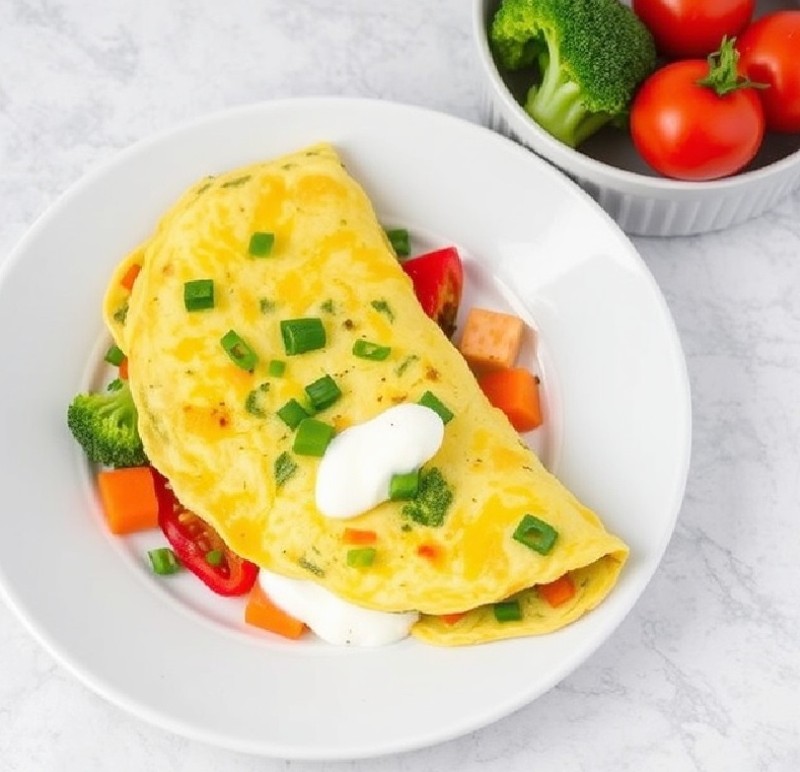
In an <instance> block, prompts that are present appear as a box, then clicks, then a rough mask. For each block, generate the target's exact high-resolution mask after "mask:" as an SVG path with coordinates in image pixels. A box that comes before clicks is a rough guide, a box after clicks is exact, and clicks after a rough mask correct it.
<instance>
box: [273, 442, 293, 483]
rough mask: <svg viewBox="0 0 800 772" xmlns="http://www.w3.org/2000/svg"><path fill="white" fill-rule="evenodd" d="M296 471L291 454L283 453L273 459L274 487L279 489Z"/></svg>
mask: <svg viewBox="0 0 800 772" xmlns="http://www.w3.org/2000/svg"><path fill="white" fill-rule="evenodd" d="M296 471H297V462H296V461H295V460H294V459H293V458H292V456H291V454H290V453H289V452H287V451H284V452H283V453H281V454H280V456H278V457H277V458H276V459H275V465H274V472H275V485H276V486H277V487H278V488H280V487H281V486H282V485H283V484H284V483H285V482H286V481H287V480H288V479H289V478H291V477H293V476H294V473H295V472H296Z"/></svg>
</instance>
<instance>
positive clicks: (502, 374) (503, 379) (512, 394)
mask: <svg viewBox="0 0 800 772" xmlns="http://www.w3.org/2000/svg"><path fill="white" fill-rule="evenodd" d="M478 385H479V386H480V387H481V389H482V391H483V393H484V394H485V395H486V396H487V398H488V399H489V402H491V403H492V404H493V405H494V406H495V407H497V408H500V410H502V411H503V412H504V413H505V414H506V415H507V416H508V420H509V421H511V425H512V426H513V427H514V428H515V429H516V430H517V431H518V432H529V431H531V429H535V428H536V427H537V426H539V425H540V424H541V423H542V408H541V404H540V402H539V379H538V378H537V377H536V376H535V375H533V374H532V373H530V372H528V370H525V369H523V368H521V367H509V368H507V369H505V370H493V371H492V372H490V373H484V374H483V375H481V376H479V377H478Z"/></svg>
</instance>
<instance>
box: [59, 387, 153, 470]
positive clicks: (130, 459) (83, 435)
mask: <svg viewBox="0 0 800 772" xmlns="http://www.w3.org/2000/svg"><path fill="white" fill-rule="evenodd" d="M136 423H137V412H136V405H134V404H133V398H132V396H131V389H130V386H128V383H127V381H122V385H121V386H119V387H118V388H116V389H115V390H112V391H108V392H106V393H89V394H78V395H77V396H76V397H75V399H73V400H72V403H71V404H70V406H69V409H68V410H67V425H68V426H69V428H70V431H72V434H73V435H74V436H75V439H76V440H77V441H78V442H79V443H80V444H81V447H82V448H83V449H84V451H85V452H86V455H87V456H88V457H89V460H90V461H92V462H93V463H95V464H103V465H104V466H113V467H119V466H142V465H143V464H146V463H147V456H145V453H144V448H143V447H142V440H141V437H139V430H138V429H137V426H136Z"/></svg>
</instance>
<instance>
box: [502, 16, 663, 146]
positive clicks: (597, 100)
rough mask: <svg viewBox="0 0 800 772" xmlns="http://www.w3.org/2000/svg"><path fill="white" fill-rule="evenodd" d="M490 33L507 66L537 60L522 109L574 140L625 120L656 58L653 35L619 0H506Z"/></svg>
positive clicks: (552, 131) (557, 134) (558, 135)
mask: <svg viewBox="0 0 800 772" xmlns="http://www.w3.org/2000/svg"><path fill="white" fill-rule="evenodd" d="M489 38H490V41H491V44H492V47H493V49H494V53H495V57H496V59H497V62H498V64H499V65H500V66H501V67H502V68H505V69H507V70H518V69H521V68H523V67H529V66H531V65H534V64H536V65H537V66H538V71H539V79H538V82H537V83H535V84H534V85H533V86H532V87H531V88H530V91H529V92H528V95H527V99H526V100H525V105H524V107H525V110H526V112H527V113H528V114H529V115H530V116H531V117H532V118H533V119H534V120H535V121H536V122H537V123H538V124H539V125H540V126H542V128H544V129H545V130H546V131H548V132H549V133H550V134H552V135H553V136H554V137H555V138H556V139H559V140H561V141H562V142H564V143H565V144H567V145H569V146H570V147H576V146H577V145H579V144H580V143H581V142H583V141H584V140H585V139H586V138H587V137H589V136H591V135H592V134H594V133H595V132H596V131H597V130H598V129H600V128H601V127H602V126H604V125H605V124H606V123H608V122H610V121H612V120H613V121H617V120H623V119H624V118H625V116H626V114H627V111H628V107H629V105H630V102H631V100H632V98H633V95H634V91H635V90H636V86H637V85H638V84H639V83H640V82H641V81H642V80H644V78H646V77H647V76H648V75H649V74H650V73H651V72H652V71H653V69H654V68H655V64H656V51H655V44H654V42H653V36H652V35H651V34H650V32H649V31H648V29H647V27H645V25H644V24H643V23H642V22H641V21H640V20H639V18H638V17H637V16H636V14H635V13H634V12H633V11H632V10H631V9H630V8H629V7H628V6H625V5H623V4H622V3H621V2H619V0H503V2H502V4H501V6H500V8H499V9H498V11H497V13H496V14H495V16H494V19H493V20H492V25H491V30H490V33H489Z"/></svg>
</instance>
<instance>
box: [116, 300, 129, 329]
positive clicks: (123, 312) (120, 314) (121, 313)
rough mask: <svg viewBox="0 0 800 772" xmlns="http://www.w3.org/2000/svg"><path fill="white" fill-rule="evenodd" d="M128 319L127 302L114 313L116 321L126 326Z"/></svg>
mask: <svg viewBox="0 0 800 772" xmlns="http://www.w3.org/2000/svg"><path fill="white" fill-rule="evenodd" d="M127 318H128V301H127V300H126V301H125V302H124V303H123V304H122V305H121V306H120V307H119V308H118V309H117V310H116V311H114V321H115V322H119V324H125V320H126V319H127Z"/></svg>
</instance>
